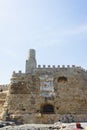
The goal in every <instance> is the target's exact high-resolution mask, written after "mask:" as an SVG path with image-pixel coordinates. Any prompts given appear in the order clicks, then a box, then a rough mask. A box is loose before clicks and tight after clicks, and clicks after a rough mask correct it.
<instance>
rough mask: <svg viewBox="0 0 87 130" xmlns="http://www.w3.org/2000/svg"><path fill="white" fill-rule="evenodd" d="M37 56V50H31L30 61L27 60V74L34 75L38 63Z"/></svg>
mask: <svg viewBox="0 0 87 130" xmlns="http://www.w3.org/2000/svg"><path fill="white" fill-rule="evenodd" d="M35 56H36V54H35V50H34V49H29V53H28V59H27V60H26V73H32V72H33V70H34V69H35V68H36V66H37V63H36V58H35Z"/></svg>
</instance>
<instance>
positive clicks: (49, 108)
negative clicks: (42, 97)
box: [41, 104, 54, 114]
mask: <svg viewBox="0 0 87 130" xmlns="http://www.w3.org/2000/svg"><path fill="white" fill-rule="evenodd" d="M41 113H42V114H54V106H53V105H51V104H44V105H43V106H42V107H41Z"/></svg>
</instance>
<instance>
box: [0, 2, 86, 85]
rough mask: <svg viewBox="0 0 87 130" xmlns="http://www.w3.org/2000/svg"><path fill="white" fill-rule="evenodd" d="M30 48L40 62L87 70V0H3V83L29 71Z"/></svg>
mask: <svg viewBox="0 0 87 130" xmlns="http://www.w3.org/2000/svg"><path fill="white" fill-rule="evenodd" d="M30 48H34V49H36V58H37V64H41V65H43V64H45V65H76V66H82V67H83V68H84V69H87V52H86V51H87V0H0V59H1V62H0V84H4V83H5V84H6V83H9V82H10V78H11V75H12V72H13V71H14V70H15V71H16V72H18V71H19V70H22V72H25V61H26V58H27V55H28V50H29V49H30Z"/></svg>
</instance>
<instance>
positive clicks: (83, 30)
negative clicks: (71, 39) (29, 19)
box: [61, 24, 87, 36]
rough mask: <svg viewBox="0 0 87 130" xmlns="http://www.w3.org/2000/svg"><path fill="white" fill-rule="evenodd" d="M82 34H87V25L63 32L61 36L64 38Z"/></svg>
mask: <svg viewBox="0 0 87 130" xmlns="http://www.w3.org/2000/svg"><path fill="white" fill-rule="evenodd" d="M82 33H87V24H85V25H80V26H77V27H74V28H71V29H69V30H63V31H62V33H61V35H62V36H74V35H79V34H82Z"/></svg>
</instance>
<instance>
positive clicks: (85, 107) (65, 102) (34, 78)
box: [2, 67, 87, 123]
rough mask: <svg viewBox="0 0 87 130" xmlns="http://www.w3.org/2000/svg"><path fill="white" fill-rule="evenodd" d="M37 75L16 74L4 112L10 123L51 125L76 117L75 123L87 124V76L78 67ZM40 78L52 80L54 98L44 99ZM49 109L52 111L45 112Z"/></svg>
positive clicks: (44, 71) (12, 79) (36, 70)
mask: <svg viewBox="0 0 87 130" xmlns="http://www.w3.org/2000/svg"><path fill="white" fill-rule="evenodd" d="M34 72H35V73H34V74H33V75H32V74H26V73H25V74H23V73H21V72H19V73H15V72H14V73H13V76H12V78H11V83H10V87H9V93H8V95H7V98H6V103H5V104H6V105H5V108H4V111H6V112H7V116H8V117H9V118H10V119H11V120H13V119H15V120H18V121H21V122H23V123H49V122H54V121H57V120H58V119H60V117H61V116H62V115H63V114H69V113H71V114H72V115H74V118H75V120H81V119H82V120H86V118H85V116H84V115H85V114H86V113H87V72H85V71H83V70H81V69H80V68H75V67H74V68H60V69H59V68H57V69H56V68H52V69H50V68H48V69H47V68H43V69H41V68H37V69H35V71H34ZM41 76H42V77H44V76H48V78H49V77H50V78H53V87H54V91H53V93H54V95H52V96H48V97H45V96H42V95H41V91H40V77H41ZM49 107H50V109H51V111H49V110H46V109H48V108H49ZM3 115H4V114H3ZM5 115H6V114H5ZM80 115H81V118H80ZM82 115H83V116H82ZM2 117H3V116H2ZM77 117H78V118H77Z"/></svg>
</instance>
